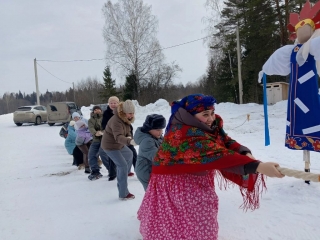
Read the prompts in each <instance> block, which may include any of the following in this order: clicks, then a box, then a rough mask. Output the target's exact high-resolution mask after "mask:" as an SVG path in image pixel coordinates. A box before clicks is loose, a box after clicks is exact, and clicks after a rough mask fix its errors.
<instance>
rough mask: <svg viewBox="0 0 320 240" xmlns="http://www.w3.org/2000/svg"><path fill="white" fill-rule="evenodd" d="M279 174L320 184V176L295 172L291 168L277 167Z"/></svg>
mask: <svg viewBox="0 0 320 240" xmlns="http://www.w3.org/2000/svg"><path fill="white" fill-rule="evenodd" d="M277 169H278V170H279V172H281V173H282V174H283V175H285V176H288V177H295V178H301V179H303V180H307V181H311V182H320V174H315V173H310V172H303V171H298V170H293V169H289V168H282V167H277Z"/></svg>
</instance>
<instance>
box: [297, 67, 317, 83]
mask: <svg viewBox="0 0 320 240" xmlns="http://www.w3.org/2000/svg"><path fill="white" fill-rule="evenodd" d="M314 75H316V74H315V73H314V71H312V70H311V71H309V72H307V73H306V74H305V75H303V76H302V77H299V78H298V81H299V83H300V84H302V83H304V82H305V81H308V80H309V79H310V78H312V77H313V76H314Z"/></svg>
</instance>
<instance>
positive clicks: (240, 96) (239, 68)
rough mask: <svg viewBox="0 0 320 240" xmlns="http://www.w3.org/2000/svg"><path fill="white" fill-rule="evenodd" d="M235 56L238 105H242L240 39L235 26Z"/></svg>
mask: <svg viewBox="0 0 320 240" xmlns="http://www.w3.org/2000/svg"><path fill="white" fill-rule="evenodd" d="M237 56H238V79H239V103H240V104H242V103H243V101H242V94H243V90H242V79H241V56H240V39H239V26H238V24H237Z"/></svg>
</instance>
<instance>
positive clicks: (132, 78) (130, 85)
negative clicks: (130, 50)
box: [123, 72, 138, 101]
mask: <svg viewBox="0 0 320 240" xmlns="http://www.w3.org/2000/svg"><path fill="white" fill-rule="evenodd" d="M137 97H138V87H137V81H136V75H135V74H134V73H133V72H131V73H130V74H129V75H128V76H127V77H126V83H125V85H124V89H123V100H124V101H125V100H127V99H137Z"/></svg>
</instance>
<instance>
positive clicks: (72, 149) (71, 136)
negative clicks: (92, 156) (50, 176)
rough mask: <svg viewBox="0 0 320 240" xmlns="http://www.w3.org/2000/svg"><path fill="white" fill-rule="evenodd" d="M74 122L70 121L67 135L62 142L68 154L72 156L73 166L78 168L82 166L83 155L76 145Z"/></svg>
mask: <svg viewBox="0 0 320 240" xmlns="http://www.w3.org/2000/svg"><path fill="white" fill-rule="evenodd" d="M74 124H75V121H70V123H69V125H68V134H67V137H66V140H65V141H64V146H65V147H66V149H67V151H68V153H69V154H70V155H72V156H73V165H76V166H77V167H80V166H81V165H82V164H83V154H82V152H81V151H80V149H79V148H78V147H77V145H76V138H77V134H76V132H75V129H74Z"/></svg>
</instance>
